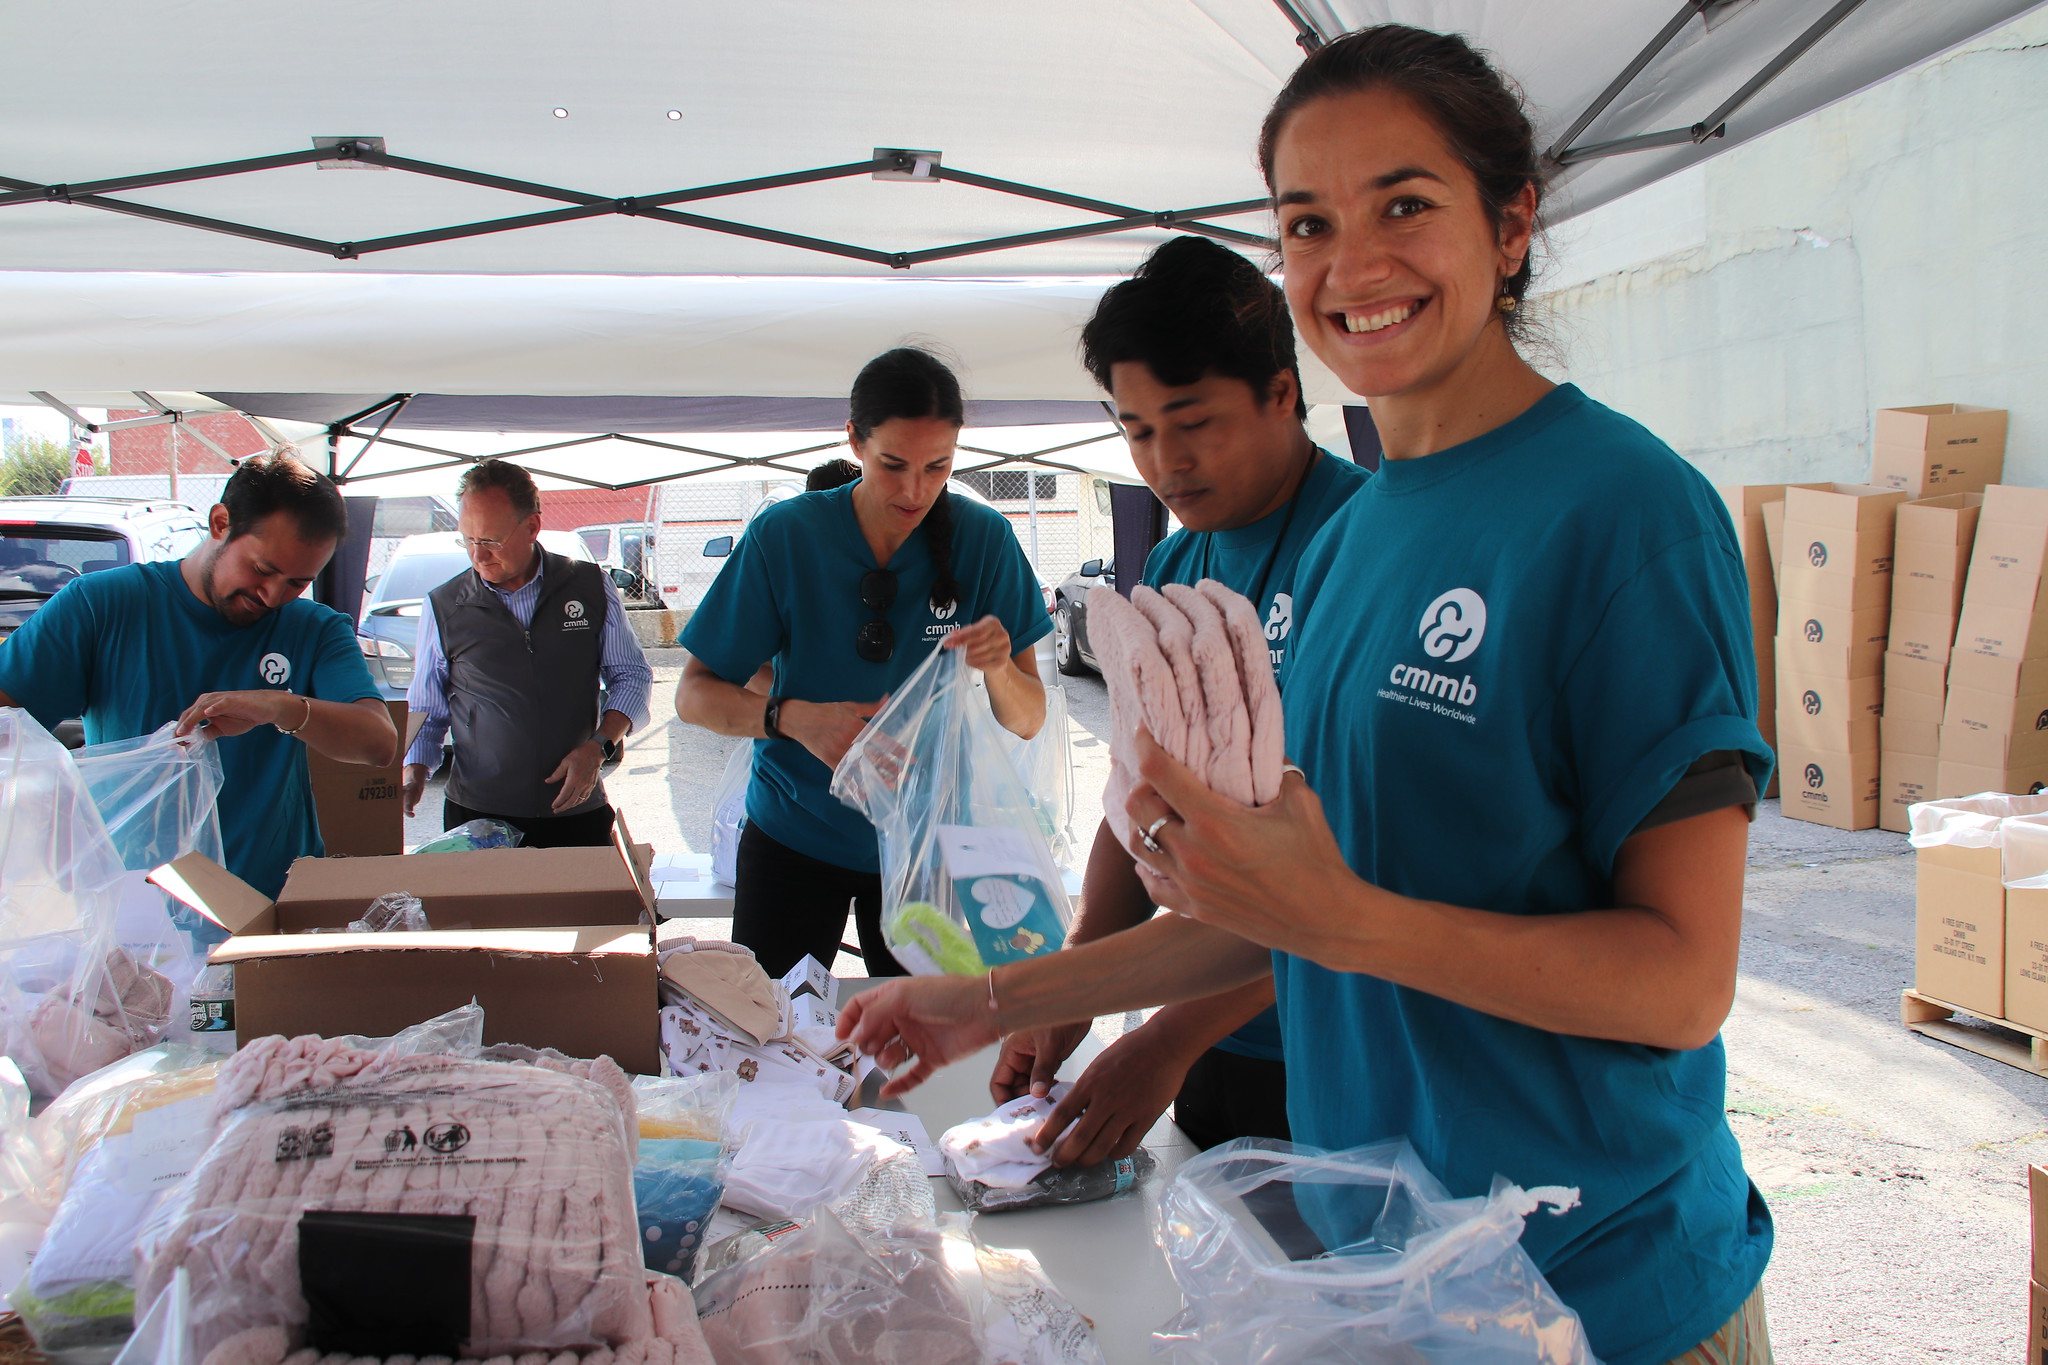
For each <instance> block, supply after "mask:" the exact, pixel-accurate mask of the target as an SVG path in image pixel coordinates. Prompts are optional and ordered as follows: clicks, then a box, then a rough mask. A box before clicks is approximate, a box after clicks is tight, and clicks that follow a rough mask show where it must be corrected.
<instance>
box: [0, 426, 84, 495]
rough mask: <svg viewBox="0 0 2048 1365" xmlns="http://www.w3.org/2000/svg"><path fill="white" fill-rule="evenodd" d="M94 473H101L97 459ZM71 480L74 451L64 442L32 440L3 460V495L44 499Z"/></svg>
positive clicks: (18, 444)
mask: <svg viewBox="0 0 2048 1365" xmlns="http://www.w3.org/2000/svg"><path fill="white" fill-rule="evenodd" d="M93 472H95V473H99V472H101V471H100V469H99V463H98V459H97V457H95V461H94V471H93ZM70 477H71V447H70V446H68V445H66V444H65V443H64V442H62V441H52V440H49V439H48V438H47V437H42V436H30V437H28V438H26V439H24V440H21V441H18V442H16V443H15V444H14V446H13V447H12V448H11V449H9V450H8V451H7V452H6V454H5V455H4V456H0V495H4V496H7V497H44V496H48V495H51V494H54V493H55V492H56V491H57V490H58V489H59V488H61V487H62V486H63V483H64V480H66V479H68V478H70Z"/></svg>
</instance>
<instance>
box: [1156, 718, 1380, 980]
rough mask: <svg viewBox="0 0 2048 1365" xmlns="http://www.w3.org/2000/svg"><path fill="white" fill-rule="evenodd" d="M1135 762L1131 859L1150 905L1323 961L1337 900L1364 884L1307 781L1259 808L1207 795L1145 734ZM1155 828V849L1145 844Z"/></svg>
mask: <svg viewBox="0 0 2048 1365" xmlns="http://www.w3.org/2000/svg"><path fill="white" fill-rule="evenodd" d="M1138 760H1139V761H1138V776H1139V782H1138V784H1137V786H1136V787H1134V788H1133V789H1132V791H1131V794H1130V798H1129V799H1128V800H1127V801H1126V802H1125V804H1124V810H1125V812H1126V813H1127V814H1129V816H1130V818H1131V833H1132V837H1133V839H1134V841H1135V842H1134V846H1133V847H1132V848H1131V849H1130V853H1131V856H1132V857H1133V858H1134V859H1136V861H1137V870H1138V876H1139V879H1140V880H1142V881H1143V882H1144V883H1145V889H1146V890H1147V891H1148V892H1150V893H1151V895H1152V897H1153V899H1154V900H1156V901H1157V902H1158V903H1159V904H1161V905H1163V906H1166V907H1168V908H1170V909H1173V910H1178V911H1179V912H1180V913H1182V914H1184V915H1186V916H1188V917H1189V918H1190V919H1196V920H1200V921H1201V922H1202V923H1204V924H1209V925H1213V926H1214V927H1216V928H1218V929H1223V930H1227V931H1228V932H1230V933H1233V934H1236V935H1237V936H1238V937H1240V938H1244V939H1248V940H1250V941H1251V942H1253V943H1257V944H1259V945H1260V946H1262V947H1266V948H1278V949H1281V950H1283V951H1285V952H1290V953H1294V954H1296V955H1297V956H1300V957H1306V958H1310V959H1316V958H1317V956H1318V954H1317V947H1318V945H1319V944H1321V943H1323V942H1324V941H1325V940H1326V937H1327V933H1326V930H1330V929H1334V928H1335V927H1336V926H1334V925H1330V924H1329V923H1328V921H1329V920H1330V919H1331V917H1332V915H1333V912H1334V911H1335V910H1336V907H1337V905H1338V903H1339V901H1340V899H1341V898H1342V896H1343V895H1344V894H1345V893H1346V892H1347V891H1355V890H1356V889H1357V888H1358V887H1359V886H1360V885H1361V883H1360V882H1359V880H1358V878H1357V877H1355V876H1354V875H1353V874H1352V872H1351V869H1350V868H1349V867H1347V866H1346V865H1345V863H1344V855H1343V852H1342V851H1341V850H1340V849H1339V848H1338V847H1337V839H1336V836H1335V835H1333V834H1332V833H1331V832H1330V825H1329V821H1328V820H1327V818H1326V817H1325V816H1324V815H1323V803H1322V802H1321V801H1319V800H1318V799H1316V794H1315V793H1314V792H1312V791H1310V790H1309V788H1308V783H1307V782H1305V781H1303V780H1302V779H1301V777H1300V775H1299V773H1298V772H1297V773H1290V774H1289V775H1288V776H1287V777H1286V778H1285V779H1283V781H1282V782H1281V786H1280V795H1279V797H1278V799H1276V800H1274V801H1272V802H1270V803H1268V804H1267V805H1264V806H1259V807H1256V808H1253V807H1247V806H1243V805H1240V804H1238V803H1237V802H1235V801H1232V800H1230V799H1229V798H1228V797H1224V796H1218V795H1217V794H1216V793H1215V792H1213V791H1211V790H1209V788H1208V787H1207V786H1205V785H1203V783H1202V781H1201V779H1199V778H1197V777H1196V776H1195V775H1194V774H1193V773H1192V772H1190V771H1188V769H1187V767H1186V766H1185V765H1183V764H1182V763H1181V762H1180V761H1179V760H1177V759H1175V758H1174V757H1173V755H1172V754H1169V753H1167V752H1166V750H1164V749H1162V748H1160V747H1159V745H1158V744H1157V743H1155V742H1154V741H1153V739H1152V736H1151V735H1150V734H1149V733H1148V732H1146V731H1144V730H1140V731H1139V732H1138ZM1162 817H1164V820H1165V823H1163V824H1161V823H1159V822H1160V820H1161V818H1162ZM1155 826H1156V828H1157V832H1156V833H1153V834H1152V836H1151V839H1152V843H1153V844H1155V845H1157V849H1156V851H1155V850H1154V849H1153V848H1150V847H1147V845H1146V843H1145V840H1144V835H1145V833H1146V832H1147V831H1150V830H1153V829H1154V827H1155Z"/></svg>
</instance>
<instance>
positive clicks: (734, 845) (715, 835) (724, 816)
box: [711, 739, 754, 886]
mask: <svg viewBox="0 0 2048 1365" xmlns="http://www.w3.org/2000/svg"><path fill="white" fill-rule="evenodd" d="M753 777H754V741H752V740H751V739H750V740H746V741H745V742H743V743H741V744H739V745H738V746H736V747H735V748H734V749H733V751H732V752H731V753H730V754H728V755H726V759H725V771H724V772H722V773H720V774H719V777H718V787H717V790H716V791H714V792H713V793H712V796H711V875H712V877H713V879H715V880H717V881H719V882H723V883H724V884H725V885H727V886H731V885H733V884H734V883H736V882H737V881H739V859H740V829H741V827H742V826H744V825H745V824H746V823H747V784H748V783H749V782H751V781H752V780H753Z"/></svg>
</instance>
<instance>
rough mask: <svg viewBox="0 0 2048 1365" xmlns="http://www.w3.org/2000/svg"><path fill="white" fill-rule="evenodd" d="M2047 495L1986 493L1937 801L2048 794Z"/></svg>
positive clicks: (1944, 730) (1952, 664)
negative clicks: (1971, 796) (1978, 794)
mask: <svg viewBox="0 0 2048 1365" xmlns="http://www.w3.org/2000/svg"><path fill="white" fill-rule="evenodd" d="M2044 575H2048V489H2042V488H2013V487H2008V486H2006V485H2002V484H1998V485H1993V486H1992V487H1991V488H1988V489H1986V490H1985V493H1984V506H1983V509H1982V513H1981V515H1980V518H1979V520H1978V523H1977V539H1976V543H1975V545H1974V546H1973V547H1972V550H1971V554H1970V573H1969V579H1968V581H1967V582H1966V583H1965V585H1964V589H1963V606H1962V613H1961V616H1960V618H1959V620H1958V622H1957V625H1956V642H1955V650H1954V653H1953V654H1952V655H1951V657H1950V660H1949V674H1948V700H1947V703H1946V704H1945V705H1944V707H1943V709H1942V723H1941V744H1940V749H1941V755H1940V767H1939V769H1938V773H1937V777H1936V784H1937V786H1938V788H1939V790H1940V791H1941V792H1943V793H1944V794H1955V795H1967V794H1969V793H1972V792H2031V791H2035V790H2039V789H2042V788H2043V786H2044V784H2048V585H2044Z"/></svg>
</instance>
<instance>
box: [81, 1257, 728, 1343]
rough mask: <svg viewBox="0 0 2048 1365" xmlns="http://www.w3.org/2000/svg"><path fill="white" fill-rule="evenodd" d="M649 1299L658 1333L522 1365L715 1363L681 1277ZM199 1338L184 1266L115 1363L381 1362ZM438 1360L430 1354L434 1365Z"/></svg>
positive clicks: (269, 1336)
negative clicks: (204, 1344)
mask: <svg viewBox="0 0 2048 1365" xmlns="http://www.w3.org/2000/svg"><path fill="white" fill-rule="evenodd" d="M647 1297H648V1309H649V1313H650V1316H651V1317H652V1318H653V1321H654V1335H653V1336H652V1337H651V1338H649V1339H647V1340H645V1341H631V1342H627V1343H626V1344H625V1345H623V1346H621V1347H618V1348H617V1349H616V1350H615V1349H613V1348H611V1347H608V1346H599V1347H594V1348H592V1349H590V1350H587V1351H560V1352H553V1353H545V1352H540V1353H535V1354H533V1355H531V1356H522V1357H520V1360H519V1365H526V1363H527V1362H528V1361H545V1362H546V1365H714V1362H713V1361H712V1359H711V1352H710V1350H709V1349H708V1348H707V1347H706V1346H705V1345H704V1335H703V1333H702V1332H700V1331H698V1330H697V1312H696V1308H695V1305H693V1304H692V1303H691V1302H690V1298H689V1295H688V1293H687V1292H686V1291H684V1290H683V1289H682V1287H681V1286H680V1285H677V1284H675V1283H674V1282H673V1281H668V1282H659V1281H657V1282H654V1283H651V1284H650V1285H649V1286H648V1296H647ZM198 1336H199V1334H198V1332H197V1330H196V1328H195V1326H194V1323H193V1314H192V1288H191V1282H190V1279H189V1277H187V1276H186V1274H185V1272H184V1271H182V1270H181V1271H178V1272H177V1273H176V1274H175V1275H173V1276H172V1277H171V1284H170V1287H169V1288H168V1289H166V1290H165V1291H164V1292H163V1293H162V1294H159V1295H158V1296H157V1300H156V1303H155V1304H154V1305H152V1306H151V1308H150V1310H149V1313H148V1315H147V1316H146V1317H144V1318H143V1320H142V1322H141V1323H139V1324H138V1325H137V1326H136V1329H135V1335H134V1336H132V1337H130V1338H129V1339H128V1344H127V1345H126V1346H124V1347H122V1349H121V1354H120V1355H119V1356H117V1357H115V1359H114V1361H113V1365H368V1362H374V1361H375V1359H376V1358H375V1357H368V1358H366V1357H362V1356H356V1355H351V1354H348V1353H346V1352H339V1351H337V1352H333V1353H328V1354H323V1353H322V1352H320V1351H318V1350H316V1349H314V1348H312V1347H305V1348H301V1349H296V1350H295V1349H293V1348H292V1347H291V1346H290V1345H289V1343H288V1342H287V1341H286V1339H285V1334H284V1332H282V1331H281V1330H278V1329H275V1328H271V1329H263V1328H258V1329H255V1330H253V1331H250V1332H246V1333H243V1334H242V1335H240V1336H238V1337H236V1338H235V1339H234V1340H232V1341H229V1342H227V1343H225V1344H223V1345H221V1346H218V1347H216V1348H214V1350H213V1351H211V1352H209V1353H208V1354H207V1355H206V1356H204V1357H203V1358H202V1357H201V1356H200V1355H199V1352H198V1346H197V1341H198ZM433 1359H434V1358H432V1357H429V1358H428V1365H431V1362H432V1360H433ZM440 1360H441V1361H442V1362H443V1363H444V1365H508V1362H509V1361H510V1360H511V1358H510V1357H507V1356H497V1357H494V1358H492V1359H491V1360H487V1361H484V1360H477V1359H474V1358H464V1359H461V1360H455V1361H449V1360H447V1358H446V1357H440ZM385 1362H386V1365H422V1362H421V1359H420V1357H417V1356H414V1355H411V1354H405V1355H400V1356H396V1357H386V1358H385Z"/></svg>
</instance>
